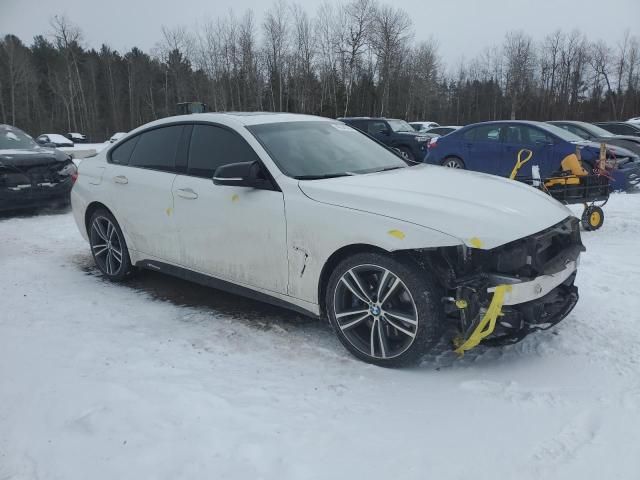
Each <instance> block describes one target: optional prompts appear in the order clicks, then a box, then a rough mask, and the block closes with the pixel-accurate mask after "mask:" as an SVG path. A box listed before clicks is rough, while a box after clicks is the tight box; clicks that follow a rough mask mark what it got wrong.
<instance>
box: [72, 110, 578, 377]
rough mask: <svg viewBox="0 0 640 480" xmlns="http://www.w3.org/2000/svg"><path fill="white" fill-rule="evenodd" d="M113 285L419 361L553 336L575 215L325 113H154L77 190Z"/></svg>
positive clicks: (395, 362)
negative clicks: (168, 278)
mask: <svg viewBox="0 0 640 480" xmlns="http://www.w3.org/2000/svg"><path fill="white" fill-rule="evenodd" d="M71 200H72V205H73V213H74V216H75V220H76V222H77V224H78V228H79V229H80V232H81V233H82V235H83V236H84V237H85V238H86V239H87V240H88V242H89V244H90V247H91V253H92V255H93V258H94V260H95V263H96V265H97V267H98V268H99V269H100V271H101V272H102V274H103V275H104V276H106V277H107V278H109V279H111V280H123V279H125V278H126V277H127V276H129V275H130V274H132V273H133V272H134V270H135V269H136V268H149V269H153V270H158V271H161V272H166V273H168V274H171V275H176V276H179V277H182V278H185V279H188V280H192V281H195V282H199V283H202V284H205V285H209V286H212V287H214V288H220V289H225V290H229V291H231V292H234V293H238V294H243V295H247V296H250V297H253V298H258V299H261V300H264V301H266V302H270V303H274V304H277V305H281V306H284V307H288V308H292V309H295V310H297V311H300V312H302V313H304V314H307V315H311V316H316V317H326V318H328V320H329V322H330V323H331V325H332V327H333V328H334V330H335V332H336V334H337V335H338V337H339V339H340V341H341V342H342V343H343V344H344V345H345V347H346V348H347V349H348V350H349V351H350V352H352V353H353V354H354V355H355V356H356V357H358V358H360V359H362V360H365V361H367V362H371V363H374V364H378V365H383V366H399V365H407V364H411V363H416V362H417V361H419V359H420V358H421V357H422V356H423V355H424V354H426V353H428V352H429V351H431V350H433V349H434V348H435V347H436V345H439V347H438V348H440V346H442V345H443V344H444V343H446V340H442V339H443V336H444V338H445V339H451V340H452V342H453V344H454V346H453V348H455V349H456V350H457V351H458V352H459V353H463V352H464V351H466V350H469V349H471V348H473V347H474V346H476V345H478V344H479V343H480V342H483V343H485V344H489V345H501V344H507V343H513V342H516V341H518V340H520V339H522V338H524V336H525V335H527V334H528V333H531V332H533V331H536V330H540V329H546V328H549V327H551V326H553V325H555V324H556V323H558V322H559V321H560V320H562V319H563V318H564V317H566V316H567V315H568V313H569V312H570V311H571V310H572V308H573V307H574V306H575V304H576V302H577V300H578V294H577V288H576V287H575V286H574V284H573V283H574V278H575V275H576V268H577V263H578V257H579V255H580V252H581V251H583V250H584V247H583V246H582V243H581V241H580V232H579V229H578V221H577V219H576V218H574V217H572V216H571V212H570V211H569V210H567V209H566V208H565V207H564V206H562V205H561V204H560V203H558V202H556V201H555V200H553V199H552V198H551V197H549V196H547V195H545V194H543V193H541V192H540V191H538V190H536V189H534V188H532V187H529V186H526V185H524V184H521V183H518V182H515V181H510V180H506V179H502V178H498V177H494V176H489V175H484V174H479V173H474V172H468V171H456V170H453V169H448V168H442V167H437V166H429V165H423V164H421V165H417V166H409V165H408V164H407V163H406V162H405V161H404V160H403V159H402V158H401V157H399V156H398V155H397V154H396V153H394V152H393V151H392V150H389V149H387V148H386V147H385V146H384V145H382V144H380V143H378V142H376V141H375V140H373V139H372V138H370V137H368V136H367V135H365V134H363V133H361V132H359V131H358V130H355V129H352V128H351V127H349V126H347V125H345V124H343V123H341V122H338V121H335V120H330V119H326V118H319V117H313V116H306V115H294V114H268V113H225V114H222V113H205V114H196V115H187V116H178V117H172V118H166V119H162V120H158V121H155V122H152V123H149V124H147V125H144V126H142V127H140V128H138V129H136V130H134V131H132V132H129V133H128V134H127V135H126V136H125V137H124V138H122V139H121V140H119V141H118V142H117V143H115V144H113V145H112V146H110V147H108V148H107V149H105V150H103V151H102V152H100V153H99V154H98V155H97V156H95V157H93V158H88V159H85V160H84V161H83V162H82V163H81V164H80V167H79V176H78V179H77V181H76V183H75V185H74V187H73V190H72V193H71Z"/></svg>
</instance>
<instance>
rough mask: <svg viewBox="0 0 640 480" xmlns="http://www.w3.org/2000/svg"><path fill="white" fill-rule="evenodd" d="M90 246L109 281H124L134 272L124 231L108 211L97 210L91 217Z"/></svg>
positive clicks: (97, 263)
mask: <svg viewBox="0 0 640 480" xmlns="http://www.w3.org/2000/svg"><path fill="white" fill-rule="evenodd" d="M89 244H90V246H91V254H92V255H93V260H94V261H95V263H96V266H97V267H98V269H99V270H100V272H102V274H103V275H104V276H105V277H107V278H108V279H109V280H114V281H119V280H123V279H124V278H125V277H126V276H128V275H129V274H130V273H131V272H132V271H133V267H132V266H131V259H130V258H129V251H128V249H127V244H126V242H125V239H124V235H123V234H122V230H121V229H120V226H119V225H118V222H117V221H116V219H115V218H114V217H113V215H111V213H109V212H108V211H107V210H103V209H100V210H97V211H96V212H94V214H93V215H92V216H91V220H90V221H89Z"/></svg>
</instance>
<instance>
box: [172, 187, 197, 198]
mask: <svg viewBox="0 0 640 480" xmlns="http://www.w3.org/2000/svg"><path fill="white" fill-rule="evenodd" d="M176 193H177V194H178V196H179V197H181V198H185V199H187V200H195V199H196V198H198V194H197V193H196V192H194V191H193V190H191V189H190V188H179V189H178V190H176Z"/></svg>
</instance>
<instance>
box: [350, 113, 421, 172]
mask: <svg viewBox="0 0 640 480" xmlns="http://www.w3.org/2000/svg"><path fill="white" fill-rule="evenodd" d="M338 120H340V121H341V122H344V123H346V124H347V125H350V126H352V127H354V128H357V129H358V130H361V131H363V132H364V133H366V134H368V135H370V136H372V137H373V138H375V139H376V140H378V141H379V142H381V143H384V144H385V145H386V146H388V147H391V148H395V149H396V150H398V151H399V152H400V153H401V154H402V156H403V157H404V158H406V159H407V160H411V161H414V162H422V161H423V159H424V156H425V155H426V153H427V144H428V143H429V138H430V137H429V136H427V135H424V134H420V133H418V132H416V131H415V130H414V129H413V127H412V126H411V125H409V124H408V123H407V122H405V121H404V120H396V119H393V118H371V117H344V118H338Z"/></svg>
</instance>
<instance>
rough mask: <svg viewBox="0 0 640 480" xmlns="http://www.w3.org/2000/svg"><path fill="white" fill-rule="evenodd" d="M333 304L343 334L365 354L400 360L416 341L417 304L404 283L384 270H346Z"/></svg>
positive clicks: (364, 267)
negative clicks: (399, 357) (398, 358)
mask: <svg viewBox="0 0 640 480" xmlns="http://www.w3.org/2000/svg"><path fill="white" fill-rule="evenodd" d="M333 303H334V312H335V318H336V323H337V325H338V327H339V328H340V330H341V333H342V335H343V336H344V337H345V338H346V339H347V340H348V341H349V343H351V345H353V346H354V347H355V348H356V349H358V350H359V351H360V352H362V353H363V354H365V355H368V356H371V357H374V358H379V359H389V358H393V357H397V356H398V355H401V354H402V353H403V352H405V351H406V350H407V349H408V348H409V347H410V346H411V345H412V344H413V341H414V340H415V337H416V334H417V331H418V311H417V308H416V304H415V302H414V300H413V297H412V296H411V293H410V292H409V289H408V288H407V286H406V285H405V284H404V283H403V282H402V280H400V278H398V277H397V276H396V275H395V274H394V273H393V272H391V271H390V270H388V269H386V268H384V267H381V266H378V265H358V266H356V267H353V268H350V269H349V270H347V272H345V273H344V274H343V275H342V276H341V277H340V280H339V281H338V283H337V285H336V288H335V291H334V301H333Z"/></svg>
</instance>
